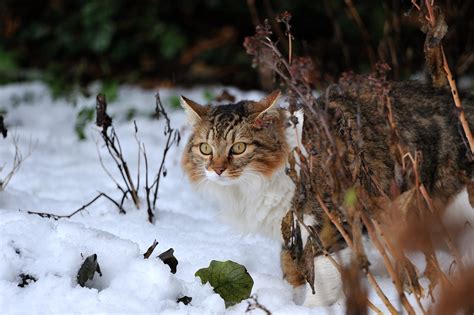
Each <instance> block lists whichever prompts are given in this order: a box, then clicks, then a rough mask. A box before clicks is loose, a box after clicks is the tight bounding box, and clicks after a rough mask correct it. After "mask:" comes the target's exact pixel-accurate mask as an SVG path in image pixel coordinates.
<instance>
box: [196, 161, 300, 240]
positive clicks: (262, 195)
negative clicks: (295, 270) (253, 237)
mask: <svg viewBox="0 0 474 315" xmlns="http://www.w3.org/2000/svg"><path fill="white" fill-rule="evenodd" d="M201 188H202V189H200V190H202V192H203V193H204V194H205V195H207V196H208V197H210V198H211V199H214V200H215V201H216V206H217V207H218V210H219V215H220V218H221V220H222V221H224V222H226V223H228V224H230V225H232V226H234V227H236V228H237V229H239V230H240V231H241V232H243V233H257V234H263V235H266V236H268V237H271V238H273V239H276V240H281V232H280V226H281V219H282V218H283V216H284V215H285V213H286V212H287V211H288V210H289V209H290V206H291V200H292V198H293V193H294V190H295V186H294V183H293V182H292V181H291V179H290V178H289V177H288V176H287V175H286V174H285V173H284V168H281V169H280V170H278V171H277V172H276V173H275V174H274V175H273V176H272V177H270V178H264V177H263V176H259V175H257V174H249V175H247V176H246V177H245V178H244V179H243V180H242V181H240V182H239V183H238V184H236V185H231V186H222V185H218V184H215V183H207V184H205V185H203V187H201Z"/></svg>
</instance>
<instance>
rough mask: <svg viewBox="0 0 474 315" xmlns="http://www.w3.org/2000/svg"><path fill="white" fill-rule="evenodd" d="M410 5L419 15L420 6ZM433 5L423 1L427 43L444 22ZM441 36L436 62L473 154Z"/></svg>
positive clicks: (413, 2)
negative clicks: (425, 11)
mask: <svg viewBox="0 0 474 315" xmlns="http://www.w3.org/2000/svg"><path fill="white" fill-rule="evenodd" d="M412 4H413V5H414V7H415V8H416V9H417V10H418V11H419V12H420V13H421V12H422V7H421V5H418V4H417V3H416V0H412ZM433 5H434V0H424V7H425V8H426V10H427V11H428V14H427V15H424V18H425V20H426V21H427V22H428V23H427V24H426V25H422V29H423V28H428V30H427V31H426V36H427V41H428V37H429V36H432V37H434V35H432V34H434V33H435V32H436V28H437V24H438V23H443V22H444V18H442V17H441V21H439V20H440V17H439V16H438V19H437V17H436V15H435V12H434V9H433ZM440 14H441V13H440ZM444 23H445V22H444ZM443 36H444V33H443V34H442V36H439V38H438V39H437V45H438V46H439V53H438V54H439V55H440V57H439V58H438V59H441V60H438V61H437V62H438V63H441V65H442V67H441V68H442V69H443V70H444V73H445V76H446V79H447V81H448V83H449V87H450V88H451V94H452V95H453V100H454V104H455V106H456V108H457V109H458V110H459V121H460V122H461V125H462V128H463V130H464V134H465V136H466V139H467V141H468V143H469V148H470V151H471V154H474V138H473V136H472V132H471V129H470V127H469V123H468V122H467V120H466V116H465V114H464V109H463V107H462V103H461V99H460V97H459V92H458V88H457V86H456V81H455V80H454V78H453V74H452V72H451V69H450V67H449V63H448V60H447V58H446V55H445V53H444V48H443V45H442V43H441V40H442V37H443ZM425 57H426V59H427V63H429V62H430V61H431V59H430V58H431V57H429V55H428V54H426V56H425ZM428 66H430V67H433V65H428ZM437 68H439V67H437Z"/></svg>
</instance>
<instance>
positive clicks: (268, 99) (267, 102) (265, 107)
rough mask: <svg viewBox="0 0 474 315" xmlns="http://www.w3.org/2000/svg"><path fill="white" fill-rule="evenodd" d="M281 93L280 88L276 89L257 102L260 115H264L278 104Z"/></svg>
mask: <svg viewBox="0 0 474 315" xmlns="http://www.w3.org/2000/svg"><path fill="white" fill-rule="evenodd" d="M280 95H281V91H280V90H275V91H273V92H272V93H270V94H268V95H267V96H265V97H264V98H262V99H261V100H260V101H258V102H257V104H258V105H257V109H258V111H259V112H260V114H259V115H258V116H261V115H263V114H264V113H266V112H268V111H269V110H271V109H272V108H274V107H275V105H277V101H278V98H279V97H280Z"/></svg>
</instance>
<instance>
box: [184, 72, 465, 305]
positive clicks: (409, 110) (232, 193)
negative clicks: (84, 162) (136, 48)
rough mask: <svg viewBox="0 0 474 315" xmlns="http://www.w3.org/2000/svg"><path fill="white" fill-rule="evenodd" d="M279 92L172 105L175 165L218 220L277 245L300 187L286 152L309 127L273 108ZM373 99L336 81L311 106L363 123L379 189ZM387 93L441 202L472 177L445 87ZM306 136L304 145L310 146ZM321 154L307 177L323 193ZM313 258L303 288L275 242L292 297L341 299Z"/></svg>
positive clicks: (389, 166) (309, 214) (384, 179)
mask: <svg viewBox="0 0 474 315" xmlns="http://www.w3.org/2000/svg"><path fill="white" fill-rule="evenodd" d="M279 96H280V92H278V91H275V92H273V93H271V94H270V95H268V96H267V97H265V98H263V99H262V100H260V101H241V102H238V103H234V104H227V105H218V106H202V105H200V104H198V103H196V102H194V101H191V100H189V99H187V98H186V97H184V96H183V97H182V98H181V104H182V106H183V108H184V109H185V111H186V113H187V116H188V119H189V121H190V123H191V124H192V126H193V133H192V135H191V137H190V139H189V141H188V143H187V145H186V147H185V149H184V152H183V157H182V167H183V169H184V171H185V173H186V174H187V176H188V177H189V179H190V181H191V183H192V184H193V185H194V186H195V187H196V189H197V190H199V191H201V192H202V193H203V194H205V195H206V196H208V197H209V198H211V199H214V200H215V201H216V202H217V205H218V207H219V209H220V210H221V211H220V215H221V218H222V220H223V221H224V222H228V223H229V224H231V225H233V226H235V227H237V228H238V229H240V230H241V231H243V232H246V233H248V232H252V233H259V234H264V235H267V236H269V237H271V238H273V239H276V240H280V241H283V240H282V234H281V231H280V227H281V220H282V218H283V217H284V216H285V214H286V213H287V212H288V210H290V208H291V206H292V200H293V197H294V195H295V192H296V193H297V194H301V193H302V192H301V191H299V190H297V189H296V187H295V184H294V182H293V181H292V179H291V178H290V177H289V176H288V175H287V172H286V171H287V170H288V168H287V166H288V164H287V163H288V157H289V154H290V153H291V151H292V149H293V148H294V147H295V146H296V144H297V143H300V141H301V135H302V129H301V127H303V139H302V140H303V142H304V141H305V139H304V133H305V132H306V133H310V132H313V133H314V130H311V128H310V127H309V126H310V125H309V124H307V123H306V122H303V119H301V118H302V117H300V119H299V123H297V124H296V125H295V124H292V123H291V121H292V120H291V119H290V115H289V113H288V112H287V111H286V110H285V109H282V108H279V107H278V106H277V100H278V97H279ZM375 96H376V91H374V89H373V87H372V86H371V85H370V84H362V85H361V84H357V85H356V84H352V83H351V82H350V81H346V82H343V81H341V82H340V84H339V85H338V86H336V87H334V86H333V87H332V88H331V89H328V90H327V91H326V92H325V93H323V95H321V96H320V97H319V98H318V99H317V101H316V104H315V106H318V107H319V108H321V109H324V110H325V111H326V112H327V114H328V117H329V119H332V120H331V121H332V123H333V124H334V126H336V127H341V128H342V127H347V124H348V122H350V121H352V123H353V125H355V121H356V120H357V123H358V124H361V125H362V127H361V128H360V129H361V133H360V134H361V136H362V139H363V142H362V143H363V144H362V148H363V151H364V154H365V159H364V162H365V163H366V167H367V169H368V170H369V173H370V174H371V176H374V174H375V177H376V178H378V183H380V185H381V187H377V188H378V189H382V190H383V191H385V192H387V193H388V192H389V191H390V189H391V187H392V186H391V185H392V182H393V178H394V177H395V173H394V163H393V158H392V156H391V155H390V150H389V144H388V141H389V137H388V135H387V136H385V135H383V134H381V133H380V130H381V129H383V128H382V127H381V126H385V125H386V117H385V116H382V114H380V113H379V112H378V111H377V108H376V105H377V101H376V100H375ZM390 97H391V98H392V108H393V117H394V119H395V121H396V122H397V124H398V127H399V130H400V142H401V143H403V144H404V145H406V146H407V147H408V148H409V149H410V150H411V149H413V150H419V151H421V153H422V155H423V161H422V165H421V178H422V180H423V182H424V183H425V185H426V187H427V188H428V190H429V192H430V193H431V194H432V195H433V196H435V197H436V200H438V201H439V204H441V205H444V206H446V205H448V204H449V202H450V201H451V200H452V199H453V198H454V196H456V195H457V194H458V193H459V192H460V191H461V190H462V189H463V188H464V187H465V186H466V183H467V182H469V181H470V180H472V177H473V175H474V162H473V161H472V160H470V159H469V158H468V151H467V150H468V149H467V146H466V145H465V143H464V140H463V138H462V136H461V133H460V130H459V128H457V127H456V126H458V125H459V121H458V118H457V114H456V111H455V110H454V107H453V105H452V99H451V98H450V95H449V93H448V92H446V91H444V90H441V89H433V88H429V87H427V86H425V85H423V84H420V83H417V82H413V81H410V82H392V83H391V85H390ZM463 100H464V103H463V104H464V110H465V112H466V116H467V119H468V121H469V124H470V125H471V126H474V98H473V97H471V96H469V95H463ZM300 116H301V115H300ZM341 117H342V118H344V119H341ZM305 119H307V118H306V117H305ZM302 125H303V126H302ZM339 125H341V126H339ZM342 125H344V126H342ZM336 130H337V128H336ZM461 132H462V131H461ZM307 138H308V137H307ZM313 139H314V137H313ZM307 142H308V140H307V139H306V143H304V147H305V148H306V149H307V151H310V150H312V146H314V147H316V144H315V143H314V144H312V143H307ZM325 158H327V156H326V155H325V153H324V152H320V154H319V156H318V158H317V159H316V161H317V162H320V163H319V164H318V163H316V164H314V166H313V168H315V170H314V172H313V173H314V174H316V175H315V176H317V177H319V178H317V179H315V181H316V182H317V185H319V186H321V187H319V188H321V189H323V190H330V189H331V187H330V184H329V182H330V178H329V175H328V174H327V171H326V170H325V168H324V167H323V165H324V163H323V161H324V159H325ZM349 158H350V157H349ZM359 177H360V179H359V181H360V182H361V183H362V184H363V185H364V187H366V188H367V190H368V191H369V192H372V193H374V194H375V188H374V187H371V184H370V183H371V181H369V180H368V179H367V178H365V177H364V174H361V175H360V176H359ZM306 199H307V202H305V204H303V205H302V207H303V210H304V218H303V219H304V223H305V224H306V225H308V226H312V227H314V228H315V229H316V231H318V229H319V228H320V227H321V225H322V218H323V211H322V209H320V208H319V206H317V205H315V202H314V200H313V199H314V198H313V199H311V198H310V197H309V198H306ZM301 234H302V240H303V242H305V241H306V238H307V236H308V233H307V232H305V230H304V229H302V230H301ZM303 245H304V244H303ZM334 248H335V249H337V250H331V252H334V253H333V255H334V258H336V260H338V261H339V262H341V263H347V262H348V261H349V259H350V251H349V250H348V249H347V248H344V246H340V247H338V246H335V247H334ZM314 263H315V271H314V272H315V275H314V276H315V277H314V278H315V282H317V283H316V285H315V286H314V289H315V291H314V292H312V290H311V287H310V286H309V285H308V284H307V283H306V282H305V281H304V277H302V271H301V270H299V269H298V266H297V265H295V264H294V262H293V260H292V259H291V255H290V253H289V251H288V249H287V248H286V247H285V244H283V243H282V253H281V264H282V270H283V275H284V277H285V279H286V280H287V281H288V282H289V283H290V284H291V285H292V286H293V287H294V300H295V302H296V303H297V304H304V305H306V306H317V305H329V304H332V303H334V302H336V301H337V300H338V299H339V298H341V297H342V281H341V276H340V273H339V271H338V270H337V269H336V267H335V266H334V265H333V264H332V263H331V262H330V261H329V259H328V258H327V257H325V256H323V255H318V256H316V257H315V258H314Z"/></svg>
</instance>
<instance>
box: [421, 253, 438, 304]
mask: <svg viewBox="0 0 474 315" xmlns="http://www.w3.org/2000/svg"><path fill="white" fill-rule="evenodd" d="M424 254H425V260H426V268H425V272H424V273H423V275H424V276H425V277H426V278H427V279H428V280H429V281H430V284H429V285H428V295H430V296H431V300H432V301H433V302H435V299H434V295H433V292H434V289H435V288H436V286H437V285H438V283H439V280H440V270H439V266H438V262H437V260H436V258H435V257H434V256H433V255H434V254H431V253H427V252H425V253H424Z"/></svg>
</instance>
